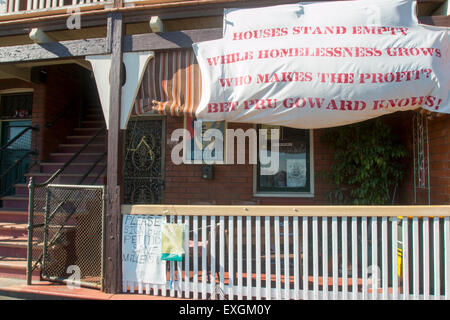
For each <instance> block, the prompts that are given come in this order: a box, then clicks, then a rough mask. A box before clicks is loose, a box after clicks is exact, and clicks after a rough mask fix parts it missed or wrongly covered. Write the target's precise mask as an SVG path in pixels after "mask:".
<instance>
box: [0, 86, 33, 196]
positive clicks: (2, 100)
mask: <svg viewBox="0 0 450 320" xmlns="http://www.w3.org/2000/svg"><path fill="white" fill-rule="evenodd" d="M32 101H33V95H32V94H31V93H30V94H13V95H3V96H1V97H0V106H1V107H0V114H1V122H0V127H1V132H0V147H1V150H0V175H1V179H0V180H1V186H0V195H1V196H3V195H10V194H12V193H13V191H14V184H16V183H24V182H25V176H24V175H25V173H27V172H28V169H29V166H30V157H29V155H30V153H31V132H32V130H31V107H32Z"/></svg>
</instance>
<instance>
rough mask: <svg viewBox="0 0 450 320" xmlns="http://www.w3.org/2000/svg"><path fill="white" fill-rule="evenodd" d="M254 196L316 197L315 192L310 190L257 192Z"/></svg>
mask: <svg viewBox="0 0 450 320" xmlns="http://www.w3.org/2000/svg"><path fill="white" fill-rule="evenodd" d="M253 196H254V197H267V198H268V197H272V198H314V193H310V192H257V193H254V194H253Z"/></svg>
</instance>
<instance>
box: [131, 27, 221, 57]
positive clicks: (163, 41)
mask: <svg viewBox="0 0 450 320" xmlns="http://www.w3.org/2000/svg"><path fill="white" fill-rule="evenodd" d="M222 35H223V31H222V29H220V28H214V29H199V30H188V31H175V32H164V33H158V34H156V33H145V34H134V35H128V36H125V38H124V48H123V50H124V51H125V52H132V51H148V50H164V49H180V48H192V44H193V43H194V42H199V41H207V40H215V39H220V38H222Z"/></svg>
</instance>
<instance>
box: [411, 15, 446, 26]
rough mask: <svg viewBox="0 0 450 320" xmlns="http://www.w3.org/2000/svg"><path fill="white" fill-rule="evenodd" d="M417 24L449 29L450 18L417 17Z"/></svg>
mask: <svg viewBox="0 0 450 320" xmlns="http://www.w3.org/2000/svg"><path fill="white" fill-rule="evenodd" d="M419 22H420V23H422V24H428V25H431V26H437V27H450V16H429V17H419Z"/></svg>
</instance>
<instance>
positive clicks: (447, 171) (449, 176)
mask: <svg viewBox="0 0 450 320" xmlns="http://www.w3.org/2000/svg"><path fill="white" fill-rule="evenodd" d="M428 132H429V139H430V140H429V141H430V181H431V183H430V184H431V204H435V205H437V204H450V115H448V114H446V115H442V116H441V117H437V118H434V119H432V120H430V121H429V122H428Z"/></svg>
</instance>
